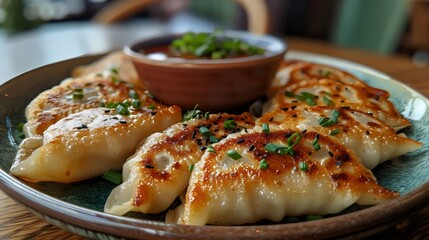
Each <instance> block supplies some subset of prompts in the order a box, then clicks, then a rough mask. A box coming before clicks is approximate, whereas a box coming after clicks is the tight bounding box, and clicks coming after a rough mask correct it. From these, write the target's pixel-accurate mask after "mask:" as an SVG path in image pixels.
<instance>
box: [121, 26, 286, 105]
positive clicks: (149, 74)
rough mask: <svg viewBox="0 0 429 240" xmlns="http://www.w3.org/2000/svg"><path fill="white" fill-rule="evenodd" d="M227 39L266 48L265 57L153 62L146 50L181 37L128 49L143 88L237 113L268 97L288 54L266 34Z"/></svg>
mask: <svg viewBox="0 0 429 240" xmlns="http://www.w3.org/2000/svg"><path fill="white" fill-rule="evenodd" d="M224 35H225V36H226V37H231V38H235V39H240V40H242V41H245V42H247V43H249V44H252V45H256V46H259V47H261V48H263V49H265V50H266V51H265V53H264V54H259V55H253V56H247V57H240V58H229V59H216V60H214V59H183V58H164V59H161V60H155V59H152V58H149V57H148V56H147V55H145V54H144V49H148V48H152V47H157V46H163V45H169V44H170V43H171V41H172V40H173V39H177V38H180V37H181V35H173V34H170V35H165V36H160V37H156V38H151V39H147V40H143V41H141V42H139V43H136V44H133V45H131V46H126V47H125V48H124V51H125V53H126V54H127V55H128V56H130V57H131V59H132V61H133V63H134V65H135V67H136V69H137V71H138V74H139V76H140V78H141V79H142V80H143V83H144V85H145V87H146V88H147V89H148V90H149V91H150V92H151V93H152V94H153V95H154V96H155V97H156V98H157V99H159V100H161V101H162V102H164V103H166V104H170V105H173V104H175V105H179V106H181V107H182V108H184V109H192V108H194V107H195V106H196V105H198V106H199V108H200V109H202V110H209V111H227V110H233V109H239V108H241V107H243V106H245V105H246V104H249V103H251V102H252V101H254V100H255V99H257V98H258V97H261V96H262V95H264V93H265V91H266V90H267V88H268V86H269V85H270V83H271V81H272V79H273V78H274V75H275V74H276V71H277V68H278V66H279V64H280V62H281V60H282V59H283V57H284V54H285V52H286V45H285V43H284V42H283V41H282V40H279V39H277V38H275V37H272V36H267V35H255V34H252V33H248V32H239V31H227V32H224Z"/></svg>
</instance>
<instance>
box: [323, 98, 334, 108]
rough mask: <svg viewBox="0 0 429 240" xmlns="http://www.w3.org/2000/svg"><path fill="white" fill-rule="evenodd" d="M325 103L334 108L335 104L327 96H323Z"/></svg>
mask: <svg viewBox="0 0 429 240" xmlns="http://www.w3.org/2000/svg"><path fill="white" fill-rule="evenodd" d="M323 102H324V103H325V104H326V105H328V106H334V102H332V100H331V99H329V98H328V97H326V96H323Z"/></svg>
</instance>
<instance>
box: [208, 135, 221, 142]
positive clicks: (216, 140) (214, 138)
mask: <svg viewBox="0 0 429 240" xmlns="http://www.w3.org/2000/svg"><path fill="white" fill-rule="evenodd" d="M217 142H219V138H217V137H215V136H213V135H212V136H210V143H217Z"/></svg>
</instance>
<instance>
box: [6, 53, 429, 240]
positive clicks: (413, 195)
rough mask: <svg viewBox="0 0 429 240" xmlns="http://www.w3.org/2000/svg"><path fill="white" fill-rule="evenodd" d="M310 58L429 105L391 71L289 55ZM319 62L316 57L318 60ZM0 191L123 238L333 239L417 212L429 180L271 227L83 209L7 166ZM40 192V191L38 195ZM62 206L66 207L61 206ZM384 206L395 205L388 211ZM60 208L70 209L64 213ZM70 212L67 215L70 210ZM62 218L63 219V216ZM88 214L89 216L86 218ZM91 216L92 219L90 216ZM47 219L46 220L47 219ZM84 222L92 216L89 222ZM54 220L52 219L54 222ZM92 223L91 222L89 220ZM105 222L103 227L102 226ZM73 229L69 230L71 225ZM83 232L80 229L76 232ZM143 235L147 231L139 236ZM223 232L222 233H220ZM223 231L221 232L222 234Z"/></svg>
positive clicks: (49, 213)
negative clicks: (348, 209)
mask: <svg viewBox="0 0 429 240" xmlns="http://www.w3.org/2000/svg"><path fill="white" fill-rule="evenodd" d="M105 54H106V53H103V54H94V55H92V54H89V55H83V56H79V57H75V58H71V59H67V60H64V61H59V62H55V63H51V64H48V65H45V66H42V67H39V68H36V69H33V70H30V71H28V72H25V73H23V74H20V75H18V76H16V77H14V78H12V79H10V80H8V81H6V82H5V83H4V84H2V85H0V88H3V87H6V86H7V87H9V86H8V85H9V84H11V85H12V84H13V81H14V80H15V79H18V78H20V77H22V76H25V75H28V74H32V73H34V71H37V70H40V69H46V68H51V67H54V66H56V65H57V64H59V63H67V62H72V61H76V60H77V59H83V58H88V59H95V58H101V57H102V56H104V55H105ZM294 54H295V56H298V57H299V56H307V57H309V56H310V57H315V58H316V59H322V60H326V59H327V60H328V61H329V63H328V62H323V64H326V65H329V64H330V63H331V62H330V61H334V62H335V63H338V62H339V63H341V65H343V66H344V64H347V65H348V66H350V67H352V68H354V69H357V70H359V71H360V70H362V71H366V72H369V74H371V75H377V76H378V77H380V78H384V79H385V80H388V81H393V82H395V83H396V84H399V86H400V87H403V88H405V89H407V90H408V91H409V92H410V93H413V94H416V96H417V97H419V98H422V99H424V101H425V103H426V104H427V105H429V100H428V99H427V98H426V97H425V96H423V95H422V94H421V93H419V92H417V91H416V90H414V89H412V88H410V87H408V86H407V85H405V84H404V83H402V82H400V81H397V80H395V79H393V78H391V77H389V76H388V75H386V74H384V73H382V72H380V71H378V70H375V69H372V68H370V67H367V66H365V65H362V64H359V63H355V62H352V61H348V60H343V59H340V58H335V57H331V56H326V55H321V54H315V53H309V52H303V51H292V50H290V51H288V52H287V53H286V55H285V56H286V58H291V57H290V55H292V56H294ZM315 62H318V61H315ZM0 189H1V190H3V191H4V192H5V193H6V194H7V195H9V196H10V197H11V198H13V199H15V200H16V201H18V202H19V203H20V204H23V205H25V206H26V207H28V208H30V209H32V210H34V211H36V212H38V213H40V214H42V215H46V216H49V217H52V218H54V219H58V220H60V221H63V222H66V223H67V224H71V225H75V226H79V227H81V228H83V229H87V230H90V231H94V232H101V233H105V234H110V235H113V236H120V237H132V238H138V237H159V236H164V237H167V238H182V237H192V238H199V237H201V236H204V237H208V236H211V237H212V238H216V237H219V236H220V237H222V238H224V237H225V238H228V237H230V238H234V237H237V236H238V234H239V235H240V236H239V237H240V238H245V239H251V238H254V239H255V238H257V239H260V238H261V237H266V236H268V237H269V238H272V237H286V236H287V235H288V234H291V233H293V236H294V237H314V236H317V237H321V238H325V237H333V236H341V235H344V234H352V233H356V232H359V231H360V230H367V229H368V228H367V227H368V223H367V219H365V217H363V216H366V215H368V214H371V216H373V217H374V218H373V219H372V220H373V221H372V222H371V223H370V226H372V227H376V226H380V225H382V224H386V223H388V222H389V221H391V220H394V219H396V217H398V216H404V215H406V214H408V213H411V212H413V211H414V210H416V209H418V208H419V207H421V206H422V205H423V204H426V199H428V198H429V181H427V182H425V183H423V184H422V185H421V186H420V187H418V188H416V189H414V190H412V191H411V192H408V193H406V194H404V195H402V196H400V197H399V198H397V199H394V200H391V201H388V202H385V203H383V204H380V205H377V206H372V207H369V208H366V209H362V210H359V211H355V212H352V213H347V214H343V215H340V216H334V217H330V218H327V219H322V220H318V221H309V222H300V223H287V224H271V225H250V226H189V225H177V224H167V223H163V222H158V221H152V220H146V219H136V218H130V217H123V216H114V215H111V214H107V213H104V212H101V211H96V210H93V209H89V208H85V207H82V206H79V205H75V204H72V203H69V202H65V201H63V200H60V199H56V198H54V197H51V196H49V195H47V194H45V193H43V192H40V191H38V190H37V189H34V188H31V187H30V186H28V185H26V184H24V183H23V182H21V181H20V180H19V179H17V178H16V177H15V176H13V175H11V174H10V173H7V172H6V171H4V170H3V169H0ZM35 193H36V195H35ZM399 205H401V208H399V211H392V209H393V210H394V209H397V208H398V207H399ZM62 208H64V209H62ZM386 209H391V210H390V211H387V214H386V211H385V210H386ZM61 210H63V211H64V210H66V211H64V212H61ZM67 213H68V214H67ZM59 216H60V217H59ZM83 216H85V219H84V220H82V219H83ZM86 218H88V219H86ZM45 220H46V219H45ZM86 220H91V221H90V222H88V221H86ZM339 220H341V221H344V222H345V224H344V225H343V228H342V230H343V232H338V230H337V229H336V228H335V227H336V225H337V224H338V221H339ZM51 223H52V222H51ZM89 223H90V224H89ZM100 224H101V225H100ZM320 225H322V226H323V227H325V228H326V230H327V231H324V232H316V230H317V229H320ZM69 230H70V229H69ZM78 234H79V233H78ZM141 234H145V235H143V236H142V235H141ZM219 234H221V235H219ZM222 234H223V235H222Z"/></svg>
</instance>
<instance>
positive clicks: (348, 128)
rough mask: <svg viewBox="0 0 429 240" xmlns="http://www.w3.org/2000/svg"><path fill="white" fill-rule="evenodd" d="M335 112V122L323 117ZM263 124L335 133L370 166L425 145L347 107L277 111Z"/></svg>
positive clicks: (265, 115)
mask: <svg viewBox="0 0 429 240" xmlns="http://www.w3.org/2000/svg"><path fill="white" fill-rule="evenodd" d="M335 112H336V113H337V114H338V115H337V116H338V117H337V118H335V120H336V121H335V122H333V123H332V124H330V123H325V124H324V123H322V122H321V121H323V119H332V115H334V117H335ZM263 123H265V124H268V126H278V127H280V128H285V129H296V130H299V131H304V130H311V131H315V132H319V133H321V134H325V135H328V134H330V135H333V136H334V137H336V138H338V139H339V140H340V142H341V143H342V144H343V145H344V146H345V147H348V148H349V149H352V150H353V151H354V153H355V154H356V155H357V156H358V157H360V159H362V162H363V164H364V165H365V167H367V168H369V169H373V168H374V167H376V166H377V165H378V164H380V163H382V162H384V161H386V160H389V159H393V158H396V157H398V156H400V155H403V154H406V153H408V152H412V151H415V150H417V149H418V148H420V147H421V146H422V143H420V142H417V141H415V140H412V139H410V138H407V137H406V136H405V135H404V134H396V132H395V131H394V130H393V129H392V128H390V127H389V126H387V125H386V124H384V123H383V122H381V121H380V120H378V119H377V118H375V117H373V116H371V115H369V114H366V113H363V112H360V111H358V110H351V109H345V108H339V109H335V108H333V107H327V106H313V107H303V108H295V109H285V110H275V111H272V112H268V113H265V114H264V115H263V116H262V117H261V118H259V119H257V120H256V125H258V126H261V125H262V124H263ZM322 125H323V126H322Z"/></svg>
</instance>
